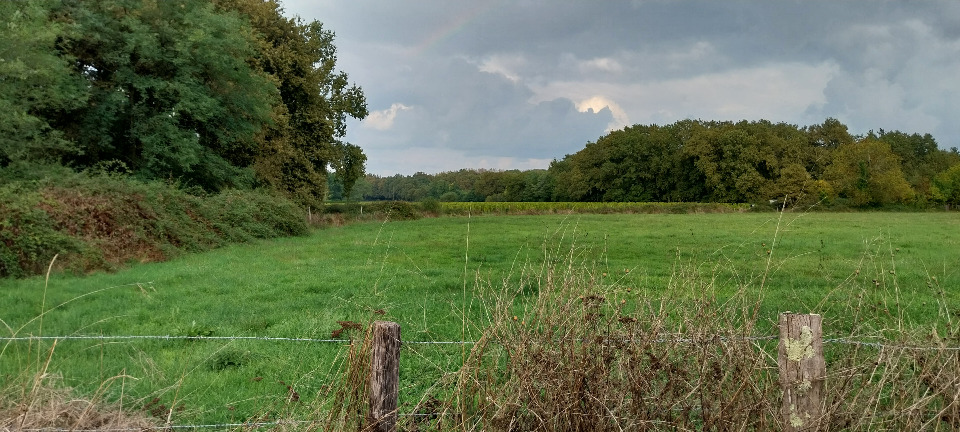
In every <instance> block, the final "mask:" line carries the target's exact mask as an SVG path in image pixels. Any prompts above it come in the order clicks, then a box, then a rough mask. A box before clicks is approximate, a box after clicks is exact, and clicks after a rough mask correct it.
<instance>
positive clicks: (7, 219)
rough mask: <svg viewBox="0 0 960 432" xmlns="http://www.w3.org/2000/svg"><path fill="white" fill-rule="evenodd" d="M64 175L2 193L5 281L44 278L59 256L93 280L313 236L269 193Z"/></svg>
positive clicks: (13, 184)
mask: <svg viewBox="0 0 960 432" xmlns="http://www.w3.org/2000/svg"><path fill="white" fill-rule="evenodd" d="M61 174H62V175H59V176H58V177H57V178H56V179H54V178H51V177H46V178H42V179H36V180H31V181H6V182H3V183H2V185H0V276H3V277H7V276H14V277H20V276H26V275H31V274H37V273H40V272H41V271H43V269H45V267H46V265H47V263H48V262H49V261H50V260H51V259H52V258H53V256H54V255H56V254H60V255H61V256H60V258H59V259H58V268H66V269H70V270H73V271H79V272H88V271H93V270H99V269H111V268H114V267H116V266H118V265H122V264H124V263H127V262H130V261H159V260H163V259H166V258H169V257H170V256H174V255H176V254H178V253H181V252H182V251H202V250H207V249H210V248H215V247H219V246H222V245H225V244H228V243H233V242H245V241H250V240H253V239H259V238H271V237H278V236H289V235H301V234H305V233H306V232H307V229H308V228H307V225H306V221H305V220H304V217H303V216H304V213H303V211H302V210H301V209H300V208H299V207H297V206H296V205H295V204H293V203H292V202H290V201H288V200H286V199H284V198H282V197H279V196H277V195H274V194H270V193H268V192H264V191H258V190H253V191H250V190H226V191H223V192H220V193H219V194H214V195H206V194H205V193H197V194H193V193H188V192H186V191H185V190H181V189H178V188H176V187H175V186H173V185H169V184H165V183H159V182H151V183H143V182H140V181H137V180H134V179H132V178H129V177H124V176H119V175H110V174H73V173H61Z"/></svg>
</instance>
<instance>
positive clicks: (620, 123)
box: [577, 96, 630, 130]
mask: <svg viewBox="0 0 960 432" xmlns="http://www.w3.org/2000/svg"><path fill="white" fill-rule="evenodd" d="M604 108H608V109H610V112H611V113H612V114H613V121H612V122H610V125H609V126H608V127H607V130H616V129H620V128H622V127H624V126H629V125H630V118H629V117H627V112H626V111H624V110H623V108H621V107H620V105H618V104H617V103H616V102H614V101H612V100H610V99H607V98H605V97H603V96H593V97H590V98H587V99H584V100H582V101H580V102H577V111H580V112H589V111H592V112H595V113H596V112H600V110H602V109H604Z"/></svg>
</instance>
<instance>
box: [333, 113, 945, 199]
mask: <svg viewBox="0 0 960 432" xmlns="http://www.w3.org/2000/svg"><path fill="white" fill-rule="evenodd" d="M331 183H332V184H333V187H332V189H331V190H332V191H334V192H335V194H334V195H335V196H334V197H335V198H342V197H343V196H344V195H343V193H342V190H339V189H338V187H337V186H336V183H337V182H336V179H331ZM348 196H350V197H351V198H353V199H363V200H408V201H420V200H424V199H436V200H440V201H590V202H631V201H633V202H679V201H684V202H731V203H733V202H739V203H768V202H777V203H779V204H797V203H807V204H810V203H815V202H827V203H829V202H833V201H834V200H838V201H839V202H844V203H847V204H849V205H853V206H858V207H871V206H883V205H888V204H897V203H899V204H910V205H931V204H952V205H960V153H958V151H957V149H956V148H952V149H950V150H943V149H940V148H939V146H938V145H937V142H936V140H935V139H934V138H933V137H932V136H931V135H930V134H923V135H921V134H917V133H913V134H907V133H904V132H900V131H893V132H888V131H884V130H882V129H881V130H880V131H879V132H874V131H870V132H869V133H867V134H866V135H863V136H853V135H851V134H850V133H849V131H848V128H847V126H846V125H844V124H842V123H841V122H840V121H838V120H836V119H833V118H828V119H826V120H825V121H824V122H823V123H821V124H817V125H811V126H805V127H799V126H795V125H791V124H786V123H772V122H769V121H766V120H760V121H741V122H718V121H702V120H681V121H678V122H676V123H673V124H669V125H665V126H660V125H655V124H651V125H634V126H630V127H626V128H624V129H621V130H617V131H613V132H610V133H608V134H606V135H604V136H602V137H600V138H599V139H597V140H596V141H595V142H589V143H587V144H586V146H585V147H584V148H583V149H582V150H580V151H578V152H576V153H574V154H570V155H566V156H565V157H563V158H562V159H557V160H554V161H553V162H552V163H551V164H550V167H549V169H545V170H528V171H519V170H508V171H495V170H468V169H464V170H459V171H454V172H444V173H439V174H432V175H431V174H424V173H417V174H414V175H412V176H403V175H395V176H390V177H382V176H374V175H367V176H366V177H365V178H363V179H361V180H360V181H359V182H358V183H357V185H356V187H355V189H354V191H353V193H352V195H348Z"/></svg>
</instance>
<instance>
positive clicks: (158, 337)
mask: <svg viewBox="0 0 960 432" xmlns="http://www.w3.org/2000/svg"><path fill="white" fill-rule="evenodd" d="M130 339H146V340H149V339H155V340H261V341H281V342H313V343H339V344H350V343H353V342H354V341H353V340H350V339H315V338H291V337H269V336H182V335H181V336H175V335H142V336H135V335H128V336H109V335H103V336H101V335H69V336H13V337H0V341H11V342H25V341H34V340H57V341H62V340H130ZM401 343H403V344H411V345H427V344H436V345H471V344H476V343H477V342H476V341H401Z"/></svg>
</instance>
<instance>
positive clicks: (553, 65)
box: [281, 0, 960, 176]
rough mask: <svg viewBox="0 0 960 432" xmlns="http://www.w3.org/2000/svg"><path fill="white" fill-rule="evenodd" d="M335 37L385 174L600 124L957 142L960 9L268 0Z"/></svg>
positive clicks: (942, 4)
mask: <svg viewBox="0 0 960 432" xmlns="http://www.w3.org/2000/svg"><path fill="white" fill-rule="evenodd" d="M281 5H282V6H283V8H284V10H285V13H286V14H287V15H288V16H294V15H296V16H299V17H300V18H302V19H303V20H306V21H313V20H316V21H319V22H321V23H322V24H323V26H324V28H325V29H327V30H331V31H333V32H334V33H335V34H336V39H335V42H334V43H335V45H336V47H337V67H338V69H340V70H342V71H344V72H346V73H347V74H348V75H349V77H350V80H351V81H352V82H354V83H356V84H357V85H359V86H360V87H361V88H363V91H364V94H365V95H366V98H367V107H368V110H369V111H370V114H369V116H367V118H366V119H364V120H363V121H353V120H351V121H350V122H349V123H348V132H347V136H346V137H345V140H346V141H348V142H350V143H352V144H356V145H359V146H360V147H361V148H363V150H364V152H365V153H366V155H367V157H368V160H367V172H368V173H371V174H376V175H381V176H390V175H394V174H404V175H409V174H413V173H416V172H425V173H428V174H434V173H439V172H443V171H456V170H459V169H462V168H474V169H480V168H484V169H498V170H507V169H534V168H546V167H548V166H549V164H550V162H551V161H552V160H554V159H562V158H563V157H564V156H565V155H567V154H572V153H576V152H577V151H579V150H580V149H582V148H583V147H584V146H585V145H586V143H587V142H591V141H596V140H597V139H598V138H600V137H601V136H603V135H605V134H606V133H608V132H609V131H612V130H616V129H621V128H623V127H624V126H630V125H634V124H661V125H662V124H669V123H673V122H676V121H678V120H683V119H688V118H690V119H703V120H718V121H726V120H730V121H739V120H751V121H753V120H760V119H765V120H770V121H772V122H775V123H777V122H786V123H789V124H794V125H798V126H806V125H812V124H819V123H822V122H823V121H824V120H825V119H826V118H828V117H832V118H836V119H838V120H840V121H841V122H842V123H844V124H846V125H847V126H848V127H849V128H850V132H851V133H853V134H865V133H866V132H867V131H870V130H879V129H881V128H882V129H884V130H887V131H890V130H899V131H902V132H907V133H921V134H924V133H930V134H931V135H933V137H934V138H935V139H936V140H937V142H938V143H939V144H940V146H941V147H942V148H950V147H957V146H960V1H956V0H942V1H892V0H849V1H836V0H723V1H718V0H704V1H685V0H684V1H680V0H634V1H613V0H611V1H574V0H504V1H500V0H470V1H457V0H416V1H398V0H281Z"/></svg>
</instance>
